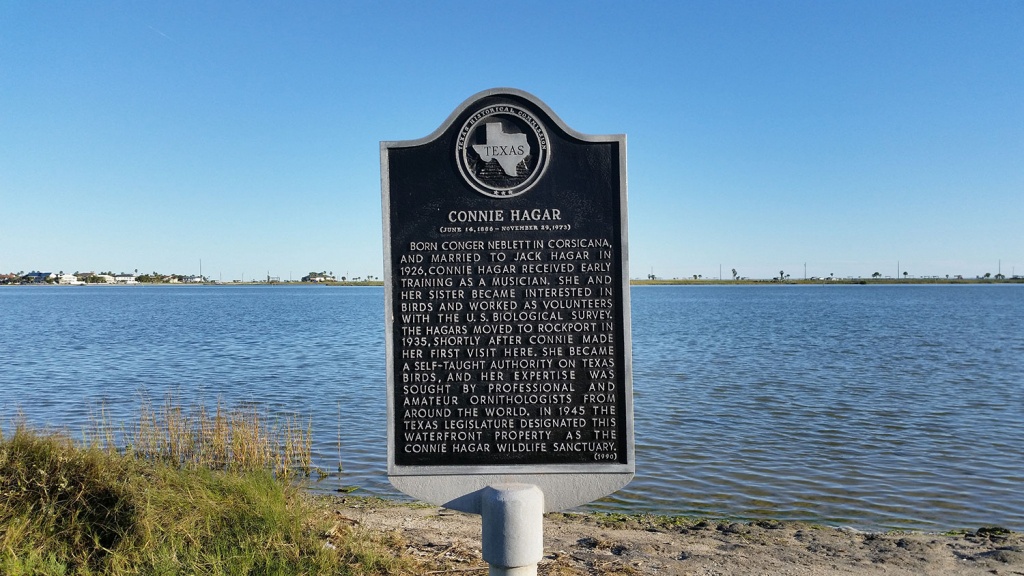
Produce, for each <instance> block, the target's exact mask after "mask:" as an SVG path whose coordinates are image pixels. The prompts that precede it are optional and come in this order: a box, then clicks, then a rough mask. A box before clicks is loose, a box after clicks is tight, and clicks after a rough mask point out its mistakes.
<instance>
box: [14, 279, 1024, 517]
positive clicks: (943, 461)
mask: <svg viewBox="0 0 1024 576" xmlns="http://www.w3.org/2000/svg"><path fill="white" fill-rule="evenodd" d="M632 304H633V353H634V403H635V412H636V415H635V416H636V418H635V420H636V422H635V425H636V441H637V477H636V479H635V480H634V481H633V483H632V484H630V485H629V486H628V487H627V488H626V489H624V490H622V491H620V492H619V493H617V494H615V495H613V496H612V497H610V498H608V499H606V500H604V501H602V502H599V503H595V504H594V505H592V507H595V508H600V509H606V510H621V511H630V512H639V511H649V512H656V513H671V514H674V513H683V514H691V513H698V514H709V515H713V516H731V517H743V518H753V517H771V518H777V519H806V520H812V521H816V522H822V523H828V524H838V525H852V526H857V527H862V528H873V529H879V528H890V527H904V528H921V529H927V530H945V529H952V528H964V527H972V526H973V527H976V526H980V525H983V524H999V525H1002V526H1005V527H1009V528H1015V529H1018V530H1019V529H1024V496H1022V495H1021V491H1020V489H1019V487H1020V486H1021V485H1024V456H1022V454H1021V452H1022V451H1021V446H1024V394H1022V390H1021V388H1022V386H1024V384H1022V383H1024V360H1022V359H1024V289H1022V288H1021V287H1019V286H756V287H749V286H744V287H727V286H726V287H723V286H708V287H691V286H679V287H642V288H634V289H633V291H632ZM383 328H384V321H383V291H382V290H381V289H379V288H329V287H322V286H317V287H283V286H269V287H248V286H247V287H230V286H228V287H84V288H83V287H68V288H59V287H45V288H44V287H13V288H3V289H0V404H2V405H3V406H4V407H5V413H6V415H7V416H8V417H9V416H11V415H12V413H13V410H14V407H20V408H21V409H22V410H23V411H24V412H25V414H26V416H27V417H28V419H29V420H30V421H31V422H33V423H35V424H38V425H48V426H54V427H64V428H68V429H69V430H72V431H77V430H78V429H80V428H83V427H84V426H86V425H87V424H88V422H89V421H90V418H91V417H92V416H93V415H94V414H95V412H97V410H98V407H100V406H102V407H103V409H104V410H105V412H106V414H107V416H108V417H109V418H112V419H115V420H117V419H124V420H128V421H131V420H133V419H134V418H136V417H137V409H138V405H139V402H140V401H141V400H142V399H144V398H149V399H150V400H151V401H153V402H160V401H162V399H163V397H164V396H165V395H167V394H173V395H174V396H176V397H177V398H179V399H181V400H182V401H183V402H185V403H203V404H214V403H216V402H217V401H222V402H223V403H224V404H226V405H228V406H233V405H240V404H249V403H253V404H255V405H258V406H261V407H263V408H264V409H266V410H267V411H268V412H270V413H272V414H277V415H282V416H283V415H285V414H296V413H297V414H301V415H303V416H310V417H312V421H313V426H314V431H313V432H314V451H315V452H316V453H317V454H318V464H319V465H320V466H322V467H323V468H325V469H327V470H332V471H333V470H335V469H336V467H337V460H338V452H339V450H338V445H339V440H340V444H341V453H342V458H343V460H344V462H343V465H344V470H345V476H344V478H343V479H342V483H344V484H346V485H352V484H354V485H359V486H360V487H361V488H362V490H364V491H367V492H370V493H375V494H381V495H385V496H392V497H400V496H399V495H398V494H397V492H395V491H394V490H393V489H392V488H391V487H390V485H389V484H388V482H387V478H386V476H385V466H386V463H385V454H386V430H385V418H386V416H385V411H386V406H385V390H384V387H385V384H384V382H385V373H384V370H385V363H384V338H383ZM339 414H340V419H339ZM320 486H321V487H322V488H324V489H328V490H329V489H333V488H335V487H336V486H337V480H333V479H332V480H328V481H325V482H323V483H321V485H320Z"/></svg>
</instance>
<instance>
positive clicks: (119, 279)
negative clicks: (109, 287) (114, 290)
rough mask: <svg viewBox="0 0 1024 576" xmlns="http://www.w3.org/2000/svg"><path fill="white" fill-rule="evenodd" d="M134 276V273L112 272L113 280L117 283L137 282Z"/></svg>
mask: <svg viewBox="0 0 1024 576" xmlns="http://www.w3.org/2000/svg"><path fill="white" fill-rule="evenodd" d="M135 278H136V276H135V274H125V273H124V272H122V273H120V274H114V282H116V283H117V284H138V281H136V280H135Z"/></svg>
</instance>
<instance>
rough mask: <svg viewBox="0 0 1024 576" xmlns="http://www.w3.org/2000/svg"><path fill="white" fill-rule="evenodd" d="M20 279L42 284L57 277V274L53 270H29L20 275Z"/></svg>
mask: <svg viewBox="0 0 1024 576" xmlns="http://www.w3.org/2000/svg"><path fill="white" fill-rule="evenodd" d="M21 278H22V280H25V281H28V282H32V283H35V284H42V283H44V282H48V281H51V280H54V279H56V278H57V275H56V274H54V273H53V272H29V273H28V274H25V275H24V276H22V277H21Z"/></svg>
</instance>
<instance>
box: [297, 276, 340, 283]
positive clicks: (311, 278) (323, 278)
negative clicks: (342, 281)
mask: <svg viewBox="0 0 1024 576" xmlns="http://www.w3.org/2000/svg"><path fill="white" fill-rule="evenodd" d="M302 281H303V282H334V276H331V275H330V274H310V275H309V276H303V277H302Z"/></svg>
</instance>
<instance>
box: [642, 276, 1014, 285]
mask: <svg viewBox="0 0 1024 576" xmlns="http://www.w3.org/2000/svg"><path fill="white" fill-rule="evenodd" d="M629 283H630V284H631V285H632V286H708V285H715V286H786V285H801V284H809V285H819V286H829V285H837V284H856V285H869V284H897V285H905V286H907V285H922V284H1024V277H1017V278H1004V279H1001V280H997V279H995V278H962V279H960V278H956V279H954V278H907V279H903V280H901V279H899V278H836V279H834V280H829V279H817V280H793V279H789V280H784V281H781V282H780V281H778V280H754V279H743V280H718V279H699V280H693V279H673V280H660V279H658V280H630V282H629Z"/></svg>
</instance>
